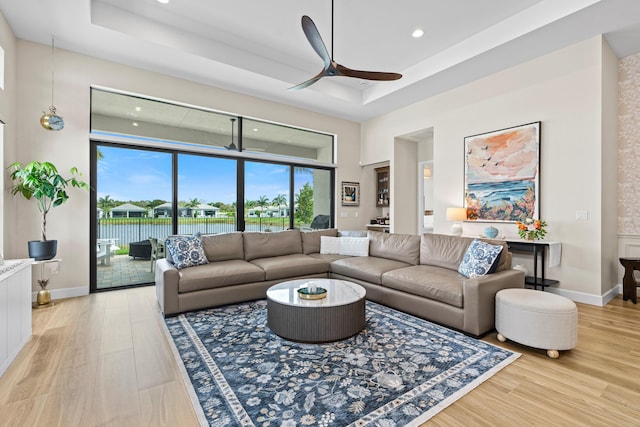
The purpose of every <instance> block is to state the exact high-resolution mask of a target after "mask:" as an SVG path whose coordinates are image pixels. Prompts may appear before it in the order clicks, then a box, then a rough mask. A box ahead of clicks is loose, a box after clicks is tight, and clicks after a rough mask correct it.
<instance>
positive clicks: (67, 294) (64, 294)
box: [31, 287, 89, 302]
mask: <svg viewBox="0 0 640 427" xmlns="http://www.w3.org/2000/svg"><path fill="white" fill-rule="evenodd" d="M49 293H51V299H52V300H57V299H63V298H74V297H82V296H85V295H89V288H88V287H86V288H85V287H77V288H63V289H50V290H49ZM37 296H38V292H32V293H31V302H36V297H37Z"/></svg>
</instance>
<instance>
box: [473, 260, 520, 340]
mask: <svg viewBox="0 0 640 427" xmlns="http://www.w3.org/2000/svg"><path fill="white" fill-rule="evenodd" d="M507 288H524V272H522V271H519V270H503V271H500V272H498V273H494V274H487V275H486V276H481V277H476V278H473V279H467V280H465V281H464V282H463V283H462V296H463V304H464V328H463V329H464V330H465V331H470V332H471V333H474V334H476V335H482V334H484V333H485V332H488V331H490V330H491V329H493V327H494V325H495V306H496V304H495V299H496V293H497V292H498V291H499V290H501V289H507Z"/></svg>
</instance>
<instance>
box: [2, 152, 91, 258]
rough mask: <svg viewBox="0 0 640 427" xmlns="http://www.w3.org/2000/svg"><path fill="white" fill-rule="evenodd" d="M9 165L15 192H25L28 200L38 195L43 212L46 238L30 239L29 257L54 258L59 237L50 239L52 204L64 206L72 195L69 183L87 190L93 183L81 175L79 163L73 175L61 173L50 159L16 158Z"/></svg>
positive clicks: (42, 228) (13, 191) (41, 228)
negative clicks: (25, 160)
mask: <svg viewBox="0 0 640 427" xmlns="http://www.w3.org/2000/svg"><path fill="white" fill-rule="evenodd" d="M9 169H10V170H11V175H10V176H11V179H12V180H13V182H14V186H13V187H12V189H11V194H13V195H16V194H21V195H22V196H23V197H24V198H25V199H27V200H31V199H32V198H34V199H35V200H36V202H37V203H38V210H39V211H40V214H41V216H42V222H41V224H40V230H41V232H42V238H41V240H32V241H29V257H30V258H35V259H36V261H41V260H47V259H52V258H53V257H55V256H56V252H57V248H58V241H57V240H47V214H48V213H49V211H50V210H51V208H54V207H56V206H60V205H61V204H63V203H65V202H66V201H67V200H68V199H69V195H68V194H67V191H66V188H67V186H68V185H71V186H72V187H78V188H84V189H85V190H88V189H89V185H87V183H85V182H83V181H80V180H79V179H78V178H77V177H79V176H81V174H80V173H79V172H78V169H77V168H76V167H72V168H71V169H70V171H69V172H70V173H71V177H69V178H64V177H63V176H62V175H60V174H59V173H58V169H57V168H56V167H55V166H54V165H53V164H52V163H49V162H38V161H33V162H31V163H29V164H27V165H23V164H22V163H20V162H16V163H13V164H12V165H11V166H9Z"/></svg>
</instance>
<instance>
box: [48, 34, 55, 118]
mask: <svg viewBox="0 0 640 427" xmlns="http://www.w3.org/2000/svg"><path fill="white" fill-rule="evenodd" d="M54 49H55V38H54V37H53V35H52V36H51V106H50V107H49V110H51V112H52V113H54V112H55V108H56V107H55V104H54V103H53V95H54V92H53V90H54V87H55V62H54Z"/></svg>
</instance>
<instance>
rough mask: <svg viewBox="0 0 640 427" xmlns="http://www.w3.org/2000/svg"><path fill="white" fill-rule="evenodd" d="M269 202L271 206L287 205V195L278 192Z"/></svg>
mask: <svg viewBox="0 0 640 427" xmlns="http://www.w3.org/2000/svg"><path fill="white" fill-rule="evenodd" d="M271 204H273V206H278V207H280V206H287V196H285V195H284V194H278V195H277V196H276V197H274V198H273V200H272V201H271Z"/></svg>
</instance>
